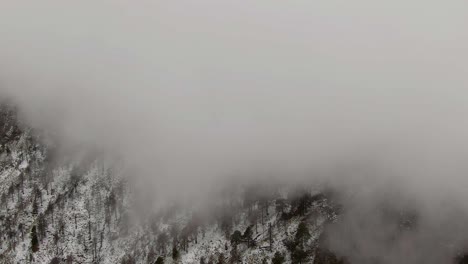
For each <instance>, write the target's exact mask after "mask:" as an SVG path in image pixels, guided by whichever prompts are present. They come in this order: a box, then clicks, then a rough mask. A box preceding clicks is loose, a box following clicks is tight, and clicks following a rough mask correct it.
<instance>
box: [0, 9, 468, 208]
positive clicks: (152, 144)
mask: <svg viewBox="0 0 468 264" xmlns="http://www.w3.org/2000/svg"><path fill="white" fill-rule="evenodd" d="M467 13H468V2H466V1H403V0H396V1H395V0H394V1H385V2H383V1H367V0H357V1H337V0H327V1H274V0H269V1H214V0H213V1H211V0H199V1H182V0H175V1H174V0H171V1H87V0H84V1H51V0H43V1H32V2H20V1H3V3H2V7H1V8H0V36H1V37H0V83H1V84H0V91H1V92H3V93H4V94H5V95H9V96H12V97H14V98H16V100H17V101H18V102H19V103H20V105H21V106H22V109H23V111H24V113H25V116H26V117H27V118H28V119H29V120H30V121H31V122H32V123H34V124H35V125H36V126H39V127H43V128H44V127H45V128H47V129H48V130H53V131H54V132H56V133H58V134H60V135H61V138H62V140H63V143H64V144H65V145H70V146H73V145H74V144H82V143H85V144H92V145H98V146H101V147H103V148H106V149H109V151H117V152H118V153H119V154H121V155H123V156H124V158H125V159H126V160H127V161H128V163H129V164H131V165H132V167H134V168H137V169H138V170H139V172H140V173H139V174H141V175H144V176H143V178H142V179H144V181H145V182H148V183H152V184H153V185H154V186H155V187H154V188H156V189H157V190H158V193H161V194H162V196H164V195H170V193H172V192H174V190H176V189H182V190H184V193H185V192H188V193H195V194H196V193H203V192H204V191H205V190H206V189H209V188H210V186H211V185H212V184H214V182H216V181H215V180H218V179H222V178H225V177H231V176H237V177H241V176H242V177H247V178H249V177H255V176H254V175H255V172H256V171H268V172H269V173H271V174H276V175H274V176H277V177H283V179H284V178H290V179H291V180H293V179H299V178H302V177H304V176H307V177H310V175H312V174H313V172H316V171H320V172H321V173H320V176H324V177H325V178H326V179H327V180H331V181H332V182H334V183H336V185H337V186H355V185H357V186H370V187H369V188H371V187H372V186H379V185H382V186H383V185H385V184H387V183H388V182H392V183H395V184H396V185H398V186H404V188H402V189H404V190H405V191H406V192H407V193H408V194H411V196H412V197H413V198H416V199H420V200H425V199H428V197H432V198H431V200H430V201H434V200H433V199H434V198H433V197H451V199H455V200H457V201H459V202H462V201H466V198H468V197H466V196H467V195H466V193H468V192H466V190H467V189H468V180H467V175H466V171H467V170H466V169H467V162H466V159H467V150H468V148H467V146H468V138H467V136H466V135H468V125H467V124H466V116H467V114H468V104H467V100H468V99H467V98H468V87H467V84H468V67H467V61H468V50H467V49H468V48H467V47H468V30H466V29H467V26H468V14H467ZM337 164H340V166H341V165H343V164H360V165H362V166H365V167H366V171H367V169H368V168H367V167H369V168H373V169H375V170H374V171H373V172H372V173H367V174H366V173H350V172H349V171H345V173H336V172H333V173H331V171H334V169H335V168H336V165H337ZM363 164H364V165H363ZM318 168H320V169H318ZM344 168H347V165H345V166H344ZM325 171H327V172H328V173H325ZM358 171H360V170H358ZM329 174H333V175H329ZM355 174H356V175H355ZM366 184H368V185H366ZM173 186H176V187H177V188H176V187H173ZM377 189H378V188H377ZM462 207H463V206H462ZM467 207H468V206H467Z"/></svg>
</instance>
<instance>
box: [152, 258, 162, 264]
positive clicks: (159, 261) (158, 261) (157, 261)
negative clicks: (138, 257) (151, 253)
mask: <svg viewBox="0 0 468 264" xmlns="http://www.w3.org/2000/svg"><path fill="white" fill-rule="evenodd" d="M154 264H164V258H163V257H158V259H157V260H156V262H154Z"/></svg>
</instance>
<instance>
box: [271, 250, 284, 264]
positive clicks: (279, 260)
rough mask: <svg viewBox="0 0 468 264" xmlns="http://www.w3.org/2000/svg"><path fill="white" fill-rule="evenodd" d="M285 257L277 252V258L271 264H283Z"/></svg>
mask: <svg viewBox="0 0 468 264" xmlns="http://www.w3.org/2000/svg"><path fill="white" fill-rule="evenodd" d="M283 263H284V256H283V254H281V253H280V252H278V251H276V253H275V256H274V257H273V259H272V260H271V264H283Z"/></svg>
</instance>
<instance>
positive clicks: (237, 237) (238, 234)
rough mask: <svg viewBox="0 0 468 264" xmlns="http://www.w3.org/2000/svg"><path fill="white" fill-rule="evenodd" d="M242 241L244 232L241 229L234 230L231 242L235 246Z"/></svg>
mask: <svg viewBox="0 0 468 264" xmlns="http://www.w3.org/2000/svg"><path fill="white" fill-rule="evenodd" d="M241 241H242V234H241V232H240V231H239V230H236V231H234V233H232V235H231V244H232V245H233V246H237V245H239V243H240V242H241Z"/></svg>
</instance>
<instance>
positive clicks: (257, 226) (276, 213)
mask: <svg viewBox="0 0 468 264" xmlns="http://www.w3.org/2000/svg"><path fill="white" fill-rule="evenodd" d="M43 141H44V140H42V139H41V138H40V137H39V136H38V135H37V134H36V133H35V132H33V131H31V129H29V128H27V126H22V125H21V124H19V123H18V120H17V117H16V113H15V110H14V109H12V108H11V107H7V106H2V108H1V109H0V195H1V208H0V234H1V241H0V263H275V264H278V263H316V264H326V263H345V260H342V259H339V258H337V257H336V256H335V255H333V254H332V253H331V252H329V251H328V250H326V249H325V248H323V247H322V246H321V243H320V239H321V234H322V231H323V229H324V227H325V226H326V225H327V224H328V223H332V222H333V221H335V220H336V218H337V217H338V215H337V211H339V210H338V208H339V207H338V206H337V205H335V204H334V203H333V202H331V201H330V199H328V198H327V195H325V194H322V193H319V192H317V191H312V190H308V189H303V190H301V191H300V192H297V191H296V192H289V193H288V192H287V191H285V190H281V189H280V188H276V187H274V186H268V187H265V186H263V185H261V184H260V185H258V184H257V185H252V186H244V187H242V188H238V189H237V190H235V191H233V192H232V193H231V194H230V196H228V197H225V198H224V199H219V200H218V201H216V202H213V203H212V204H210V206H209V208H210V209H209V210H207V209H206V210H202V209H200V210H199V209H188V208H187V207H183V206H178V205H177V204H176V205H171V206H167V209H164V210H162V209H161V210H160V211H158V212H154V213H153V214H151V216H150V217H146V218H145V219H141V218H137V217H135V215H134V213H133V212H134V211H133V210H132V206H133V205H134V204H135V201H134V195H133V192H132V186H131V184H130V183H129V182H127V181H126V179H125V178H124V177H123V176H122V175H121V174H119V170H118V169H115V167H113V166H110V165H108V164H107V163H106V162H104V161H103V160H101V159H99V158H93V159H90V158H77V157H74V158H67V157H61V156H60V155H59V154H57V153H56V152H55V149H54V147H53V146H52V144H45V143H42V142H43ZM207 207H208V206H207Z"/></svg>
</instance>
